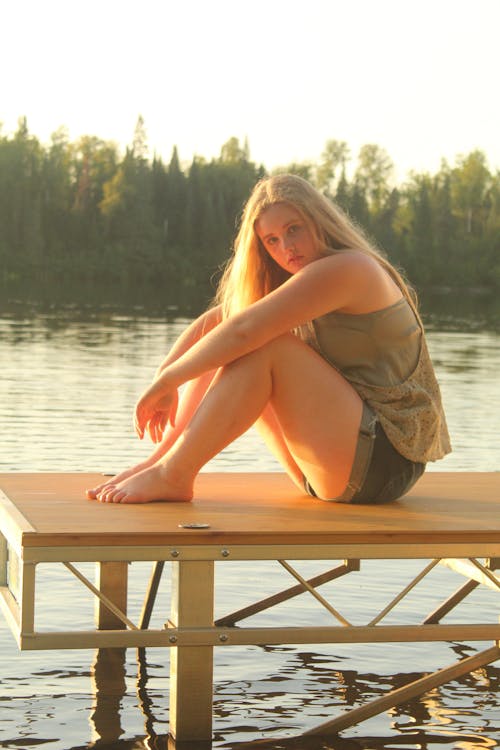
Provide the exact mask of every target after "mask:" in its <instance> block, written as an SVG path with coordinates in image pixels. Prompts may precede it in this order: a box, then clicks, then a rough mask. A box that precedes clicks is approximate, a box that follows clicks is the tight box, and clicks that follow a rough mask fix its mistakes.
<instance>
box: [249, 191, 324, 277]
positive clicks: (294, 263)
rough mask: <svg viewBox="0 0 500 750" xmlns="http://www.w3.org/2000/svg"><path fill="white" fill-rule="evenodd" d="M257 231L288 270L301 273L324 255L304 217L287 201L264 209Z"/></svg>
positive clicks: (274, 256) (281, 264)
mask: <svg viewBox="0 0 500 750" xmlns="http://www.w3.org/2000/svg"><path fill="white" fill-rule="evenodd" d="M256 230H257V235H258V237H259V239H260V241H261V242H262V244H263V245H264V247H265V249H266V250H267V252H268V253H269V255H270V256H271V258H272V259H273V260H274V261H276V263H277V264H278V265H279V266H281V268H283V269H284V270H285V271H288V273H291V274H294V273H297V271H300V269H301V268H304V266H307V265H308V264H309V263H311V262H312V261H314V260H319V258H320V257H322V256H321V254H320V253H319V251H318V250H317V248H316V243H315V241H314V237H313V235H312V233H311V231H310V229H309V227H308V226H307V224H306V223H305V221H304V219H303V218H302V217H301V215H300V214H299V212H298V211H296V210H295V209H294V208H293V207H292V206H290V205H288V204H287V203H276V204H275V205H273V206H270V207H269V208H267V209H266V210H265V211H263V212H262V214H261V216H260V218H259V220H258V221H257V224H256Z"/></svg>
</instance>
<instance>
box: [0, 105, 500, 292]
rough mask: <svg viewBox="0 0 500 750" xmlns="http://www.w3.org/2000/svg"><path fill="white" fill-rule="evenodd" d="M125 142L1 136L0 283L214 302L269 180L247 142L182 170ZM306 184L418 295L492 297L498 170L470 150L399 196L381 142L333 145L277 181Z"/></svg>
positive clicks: (20, 131) (499, 272)
mask: <svg viewBox="0 0 500 750" xmlns="http://www.w3.org/2000/svg"><path fill="white" fill-rule="evenodd" d="M131 140H132V142H131V144H130V145H129V146H128V147H127V148H126V150H125V153H124V154H122V153H120V150H119V148H118V147H117V145H116V144H114V143H113V142H109V141H103V140H101V139H100V138H98V137H97V136H84V137H81V138H79V139H78V140H77V141H76V142H70V140H69V137H68V134H67V132H66V131H65V129H64V128H61V129H59V130H58V131H56V132H55V133H54V134H53V135H52V137H51V140H50V143H49V144H48V145H43V144H41V143H40V141H39V140H38V139H37V138H36V137H35V136H34V135H32V134H30V132H29V130H28V125H27V122H26V118H20V119H19V122H18V128H17V131H16V132H15V133H13V134H10V135H6V134H3V133H2V131H1V130H0V282H1V284H2V288H5V287H6V285H7V286H8V285H18V284H28V283H29V284H31V285H33V284H35V285H36V284H38V285H42V286H43V285H45V286H46V285H49V286H50V285H52V286H57V285H65V284H71V283H73V284H74V283H77V282H78V283H80V284H99V285H100V287H101V288H102V287H105V286H107V287H109V288H115V287H117V288H123V289H126V288H128V287H130V286H133V285H137V284H140V285H141V287H142V288H144V289H150V290H151V293H152V294H155V293H161V292H162V290H170V293H172V290H175V295H176V296H177V298H178V297H180V296H182V295H189V296H191V297H192V296H193V295H195V296H196V297H197V298H199V299H204V300H206V299H209V298H210V297H211V296H212V294H213V291H214V283H215V281H216V279H217V276H218V273H220V269H221V267H222V265H223V264H224V262H225V260H226V259H227V257H228V255H229V253H230V249H231V244H232V240H233V238H234V235H235V232H236V228H237V225H238V221H239V217H240V213H241V209H242V206H243V204H244V202H245V200H246V198H247V197H248V194H249V192H250V190H251V188H252V186H253V185H254V184H255V182H256V181H257V180H259V179H260V178H261V177H263V176H265V175H266V174H268V171H267V170H266V168H265V167H264V166H263V165H258V164H255V163H254V162H252V160H251V158H250V152H249V146H248V143H246V142H245V143H240V141H239V139H238V138H236V137H231V138H229V140H228V141H227V142H226V143H224V144H223V145H222V147H221V150H220V156H219V157H218V158H213V159H211V160H207V159H205V158H203V157H202V156H195V157H194V158H193V159H192V161H191V163H189V164H182V163H181V161H180V159H179V155H178V151H177V148H175V147H174V149H173V152H172V155H171V158H170V161H169V163H168V164H166V163H164V162H163V161H162V159H161V158H159V157H157V156H156V155H154V156H153V157H150V155H149V147H148V142H147V133H146V128H145V124H144V121H143V119H142V117H140V116H139V118H138V120H137V124H136V127H135V131H134V133H133V136H132V139H131ZM274 171H281V172H294V173H296V174H300V175H302V176H304V177H306V178H307V179H309V180H310V181H311V182H312V183H313V184H314V185H316V187H318V188H319V189H320V190H321V191H323V192H324V193H325V194H327V195H328V196H330V197H331V198H333V199H334V200H335V201H336V202H338V204H339V205H340V206H342V208H344V210H345V211H347V213H348V214H349V215H350V216H351V218H352V219H354V220H355V221H356V222H357V223H359V224H360V225H361V226H362V227H363V228H364V229H365V231H366V232H367V234H368V235H369V236H370V237H371V238H372V239H374V240H375V242H376V243H377V245H378V246H379V248H380V249H381V250H382V251H383V252H384V253H386V254H387V256H388V257H389V258H390V259H391V260H392V262H393V263H395V264H396V266H397V267H398V268H400V269H402V270H403V271H404V273H405V275H406V277H407V278H408V279H409V280H410V281H411V282H412V284H414V285H415V287H416V288H417V289H426V288H430V287H432V288H439V287H443V288H448V287H450V288H464V287H467V288H471V287H474V288H478V289H491V290H496V289H499V288H500V172H499V171H496V172H492V171H491V170H490V168H489V166H488V163H487V158H486V155H485V154H484V153H483V152H482V151H480V150H475V151H472V152H471V153H468V154H464V155H459V156H457V157H456V161H455V163H454V164H453V165H450V164H448V163H447V162H446V161H444V160H443V161H442V163H441V166H440V169H439V171H438V172H437V173H436V174H429V173H417V172H412V173H410V174H409V175H408V176H407V177H406V179H405V181H404V182H403V183H402V184H399V185H396V184H394V178H393V174H394V165H393V163H392V161H391V158H390V156H389V154H388V153H387V152H386V151H385V150H384V149H382V148H381V147H379V146H377V145H376V144H366V145H364V146H362V148H361V149H360V150H359V153H358V154H357V155H356V157H355V159H353V158H352V156H351V152H350V148H349V145H348V144H347V143H346V142H344V141H338V140H334V139H332V140H328V141H327V142H326V144H325V146H324V150H323V152H322V154H321V156H320V158H319V159H318V162H317V163H311V162H301V163H293V164H288V165H283V167H282V168H280V169H277V170H274Z"/></svg>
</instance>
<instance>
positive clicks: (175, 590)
mask: <svg viewBox="0 0 500 750" xmlns="http://www.w3.org/2000/svg"><path fill="white" fill-rule="evenodd" d="M172 584H173V585H172V612H171V618H170V625H171V626H172V627H177V628H182V627H207V626H208V627H212V626H213V620H214V563H213V561H198V560H196V561H191V560H186V561H185V562H184V561H181V562H174V563H173V570H172ZM212 694H213V647H212V646H179V647H173V648H172V649H171V656H170V734H171V735H172V737H174V738H175V739H176V740H179V741H184V740H198V741H202V740H205V741H207V740H211V738H212Z"/></svg>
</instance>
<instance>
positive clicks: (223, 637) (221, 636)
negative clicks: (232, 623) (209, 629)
mask: <svg viewBox="0 0 500 750" xmlns="http://www.w3.org/2000/svg"><path fill="white" fill-rule="evenodd" d="M227 640H229V636H228V635H226V634H225V633H222V635H220V636H219V641H220V642H221V643H225V642H226V641H227Z"/></svg>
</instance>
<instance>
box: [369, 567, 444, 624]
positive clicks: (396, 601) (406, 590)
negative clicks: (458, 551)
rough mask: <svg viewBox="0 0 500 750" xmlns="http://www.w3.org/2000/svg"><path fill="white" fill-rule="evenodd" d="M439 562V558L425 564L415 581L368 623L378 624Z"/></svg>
mask: <svg viewBox="0 0 500 750" xmlns="http://www.w3.org/2000/svg"><path fill="white" fill-rule="evenodd" d="M438 562H439V559H436V560H431V562H430V563H429V564H428V565H426V566H425V568H424V569H423V570H422V571H421V572H420V573H419V574H418V576H416V577H415V578H414V579H413V581H410V583H409V584H408V586H405V588H404V589H403V590H402V591H401V593H399V594H398V595H397V596H396V597H395V598H394V599H393V600H392V602H390V603H389V604H388V605H387V607H386V608H385V609H383V610H382V612H380V613H379V614H378V615H377V616H376V617H374V618H373V620H371V621H370V622H369V623H368V625H376V624H377V623H378V622H380V620H382V619H383V618H384V617H385V616H386V614H387V613H388V612H390V611H391V609H394V607H395V606H396V604H398V603H399V602H400V601H401V600H402V599H404V598H405V596H406V594H408V593H409V592H410V591H411V590H412V589H413V588H415V586H416V585H417V583H420V581H421V580H422V578H425V576H426V575H427V573H429V572H430V571H431V570H432V569H433V568H434V567H435V566H436V565H437V564H438Z"/></svg>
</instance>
